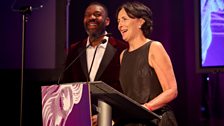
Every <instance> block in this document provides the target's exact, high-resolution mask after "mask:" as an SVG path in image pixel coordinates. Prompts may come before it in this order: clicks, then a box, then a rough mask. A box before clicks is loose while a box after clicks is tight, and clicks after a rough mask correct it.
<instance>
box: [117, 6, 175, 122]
mask: <svg viewBox="0 0 224 126" xmlns="http://www.w3.org/2000/svg"><path fill="white" fill-rule="evenodd" d="M116 16H117V21H118V30H119V31H120V33H121V35H122V38H123V40H125V41H126V42H128V44H129V48H128V49H127V50H124V51H123V52H122V53H121V55H120V62H121V69H120V82H121V86H122V89H123V92H124V94H125V95H127V96H128V97H130V98H132V99H133V100H135V101H137V102H138V103H140V104H142V106H144V107H145V108H147V109H148V110H150V111H153V112H155V113H157V114H159V115H161V116H162V119H161V120H158V119H154V120H151V121H149V122H147V121H145V120H133V119H131V120H130V119H129V120H120V121H118V122H117V123H116V124H115V125H119V126H120V125H122V126H148V125H152V122H153V123H155V124H156V125H159V126H175V125H177V122H176V119H175V116H174V114H173V112H172V110H171V109H170V107H169V106H168V103H170V102H171V101H173V100H174V99H175V98H176V97H177V94H178V91H177V83H176V79H175V75H174V71H173V67H172V63H171V60H170V58H169V56H168V54H167V52H166V50H165V49H164V47H163V45H162V44H161V43H160V42H158V41H154V40H151V39H150V38H149V35H150V33H151V31H152V24H153V23H152V12H151V10H150V9H149V8H148V7H147V6H145V5H144V4H142V3H139V2H127V3H124V4H123V5H121V6H120V7H119V8H118V10H117V15H116Z"/></svg>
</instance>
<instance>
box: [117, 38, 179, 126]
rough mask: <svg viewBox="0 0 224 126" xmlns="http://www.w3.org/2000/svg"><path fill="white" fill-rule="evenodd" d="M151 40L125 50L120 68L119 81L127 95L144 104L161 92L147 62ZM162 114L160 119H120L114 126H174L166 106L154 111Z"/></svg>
mask: <svg viewBox="0 0 224 126" xmlns="http://www.w3.org/2000/svg"><path fill="white" fill-rule="evenodd" d="M151 42H152V41H150V42H147V43H146V44H144V45H143V46H141V47H140V48H138V49H136V50H134V51H131V52H128V51H127V50H125V52H124V54H123V58H122V62H121V68H120V83H121V86H122V89H123V92H124V94H125V95H127V96H128V97H130V98H132V99H133V100H135V101H137V102H138V103H140V104H144V103H146V102H148V101H150V100H151V99H153V98H155V97H156V96H158V95H159V94H160V93H161V92H162V88H161V85H160V83H159V80H158V77H157V75H156V73H155V71H154V69H153V68H152V67H150V65H149V63H148V52H149V48H150V45H151ZM154 112H155V113H157V114H159V115H161V116H162V120H160V121H159V120H158V119H155V120H151V121H149V120H139V119H138V120H137V119H136V120H135V119H123V120H122V119H121V120H120V121H118V123H116V125H115V126H152V125H155V124H156V125H159V126H176V125H177V123H176V119H175V116H174V114H173V112H172V111H171V110H170V108H169V107H168V106H164V107H163V108H161V109H158V110H156V111H154Z"/></svg>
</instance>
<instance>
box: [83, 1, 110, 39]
mask: <svg viewBox="0 0 224 126" xmlns="http://www.w3.org/2000/svg"><path fill="white" fill-rule="evenodd" d="M83 24H84V27H85V29H86V32H87V33H88V35H93V36H94V35H101V34H103V33H104V31H105V28H106V26H108V25H109V18H108V17H107V15H106V12H105V10H104V8H103V7H101V6H99V5H90V6H89V7H87V9H86V11H85V15H84V20H83Z"/></svg>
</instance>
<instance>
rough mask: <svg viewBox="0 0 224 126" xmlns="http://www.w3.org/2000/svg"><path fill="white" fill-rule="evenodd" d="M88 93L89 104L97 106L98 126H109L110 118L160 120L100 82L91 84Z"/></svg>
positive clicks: (155, 115) (159, 117)
mask: <svg viewBox="0 0 224 126" xmlns="http://www.w3.org/2000/svg"><path fill="white" fill-rule="evenodd" d="M90 92H91V104H92V105H95V106H98V118H99V119H98V125H99V126H111V125H112V123H111V122H112V120H111V119H112V118H124V119H146V120H152V119H161V118H162V117H161V116H159V115H157V114H156V113H154V112H152V111H149V110H147V109H145V108H144V107H142V106H141V105H140V104H139V103H137V102H136V101H134V100H132V99H131V98H129V97H127V96H126V95H124V94H122V93H120V92H119V91H117V90H115V89H114V88H112V87H110V86H109V85H108V84H106V83H104V82H102V81H96V82H91V83H90Z"/></svg>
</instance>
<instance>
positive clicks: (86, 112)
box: [41, 81, 161, 126]
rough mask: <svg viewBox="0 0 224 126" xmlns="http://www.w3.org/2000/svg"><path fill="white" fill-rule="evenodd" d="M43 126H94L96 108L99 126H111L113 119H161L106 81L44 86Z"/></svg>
mask: <svg viewBox="0 0 224 126" xmlns="http://www.w3.org/2000/svg"><path fill="white" fill-rule="evenodd" d="M41 91H42V119H43V126H74V125H78V126H91V114H92V113H91V109H92V108H93V106H96V108H97V111H98V126H111V125H112V119H114V118H124V119H145V120H152V119H161V117H160V116H159V115H157V114H156V113H154V112H151V111H148V110H147V109H145V108H144V107H142V106H141V105H140V104H139V103H137V102H136V101H134V100H132V99H131V98H129V97H127V96H126V95H124V94H122V93H120V92H119V91H117V90H115V89H114V88H112V87H110V86H109V85H108V84H106V83H104V82H102V81H96V82H88V83H87V82H75V83H66V84H60V85H57V84H54V85H49V86H42V87H41Z"/></svg>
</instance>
